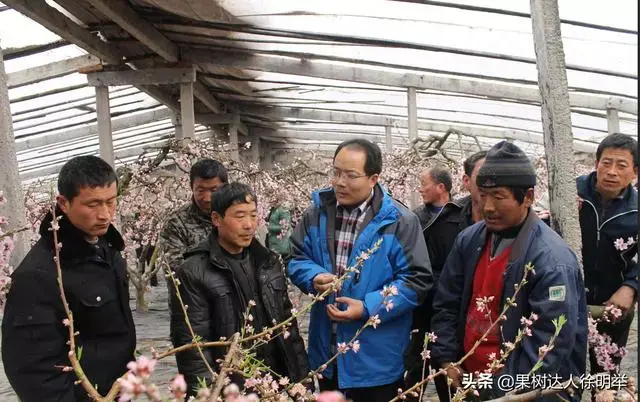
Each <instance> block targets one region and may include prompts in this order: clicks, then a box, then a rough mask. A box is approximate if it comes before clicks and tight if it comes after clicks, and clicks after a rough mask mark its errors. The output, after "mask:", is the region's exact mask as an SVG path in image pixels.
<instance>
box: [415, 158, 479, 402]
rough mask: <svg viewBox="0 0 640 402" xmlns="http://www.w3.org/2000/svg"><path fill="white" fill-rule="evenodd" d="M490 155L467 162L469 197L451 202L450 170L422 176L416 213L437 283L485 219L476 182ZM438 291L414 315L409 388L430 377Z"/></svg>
mask: <svg viewBox="0 0 640 402" xmlns="http://www.w3.org/2000/svg"><path fill="white" fill-rule="evenodd" d="M486 155H487V151H480V152H477V153H475V154H473V155H471V156H469V157H468V158H467V159H466V160H465V161H464V176H463V178H462V182H463V185H464V188H465V190H467V191H468V192H469V193H470V195H468V196H467V197H465V198H462V199H459V200H452V199H451V189H452V181H453V180H452V178H451V174H450V173H449V172H448V171H447V170H446V169H443V168H441V167H435V168H432V169H429V170H426V171H424V172H423V173H422V175H421V177H420V193H421V195H422V199H423V201H424V202H425V204H424V205H423V206H421V207H419V208H418V209H416V210H415V211H414V212H415V213H416V215H418V218H419V219H420V224H421V226H422V233H423V234H424V239H425V242H426V243H427V248H428V250H429V260H430V261H431V266H432V269H433V276H434V282H435V283H436V284H437V283H438V280H439V278H440V273H441V272H442V268H443V267H444V264H445V262H446V260H447V257H448V256H449V253H450V251H451V249H452V248H453V243H454V241H455V239H456V236H457V235H458V233H460V232H461V231H462V230H464V229H465V228H467V227H468V226H471V225H473V224H474V223H475V222H476V221H478V220H482V210H481V208H480V206H479V205H480V195H479V191H478V186H476V185H475V184H474V180H475V178H476V176H477V174H478V171H479V170H480V168H481V167H482V164H483V163H484V158H485V157H486ZM435 291H436V288H435V287H434V289H432V291H431V292H429V294H428V295H427V297H426V299H425V301H424V302H423V303H422V304H421V305H420V306H418V308H417V309H416V310H414V312H413V325H412V328H413V331H412V333H411V343H410V344H409V348H408V349H407V352H406V353H405V366H406V369H407V373H406V376H405V386H406V388H410V387H412V386H413V385H415V384H416V383H418V382H420V381H422V379H423V378H424V377H425V376H427V375H428V374H429V364H428V363H429V362H428V361H427V362H425V361H424V360H423V359H422V356H421V352H422V350H423V349H424V336H425V334H426V333H427V332H429V331H430V328H431V318H432V316H433V297H434V295H435ZM434 383H435V386H436V390H437V392H438V396H439V398H440V400H441V401H443V402H444V401H448V400H449V394H450V391H449V388H448V387H447V383H446V380H445V378H444V377H436V379H435V381H434ZM409 398H410V399H412V398H411V397H409Z"/></svg>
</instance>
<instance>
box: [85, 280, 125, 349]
mask: <svg viewBox="0 0 640 402" xmlns="http://www.w3.org/2000/svg"><path fill="white" fill-rule="evenodd" d="M73 293H74V294H75V297H76V298H77V301H78V305H77V311H74V320H75V322H76V323H77V328H78V331H80V337H81V338H85V339H87V338H94V337H102V336H104V335H108V334H116V333H122V332H126V331H127V323H126V322H125V319H124V315H123V313H122V309H121V308H120V303H119V301H118V299H117V297H116V296H117V295H116V293H115V289H109V288H108V287H107V286H105V285H95V284H91V285H89V284H87V283H84V284H83V285H82V286H78V287H76V288H75V289H73Z"/></svg>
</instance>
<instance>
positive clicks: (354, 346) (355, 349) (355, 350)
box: [351, 340, 360, 353]
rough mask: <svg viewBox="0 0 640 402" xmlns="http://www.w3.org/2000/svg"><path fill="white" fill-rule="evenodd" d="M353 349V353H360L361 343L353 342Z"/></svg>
mask: <svg viewBox="0 0 640 402" xmlns="http://www.w3.org/2000/svg"><path fill="white" fill-rule="evenodd" d="M351 349H353V353H358V352H359V351H360V341H359V340H355V341H353V344H352V345H351Z"/></svg>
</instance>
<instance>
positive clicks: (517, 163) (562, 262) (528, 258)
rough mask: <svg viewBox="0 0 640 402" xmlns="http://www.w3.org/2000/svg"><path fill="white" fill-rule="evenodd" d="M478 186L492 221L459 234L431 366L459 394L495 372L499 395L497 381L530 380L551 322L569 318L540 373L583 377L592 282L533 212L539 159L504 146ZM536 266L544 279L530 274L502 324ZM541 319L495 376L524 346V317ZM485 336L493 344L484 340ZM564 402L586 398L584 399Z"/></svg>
mask: <svg viewBox="0 0 640 402" xmlns="http://www.w3.org/2000/svg"><path fill="white" fill-rule="evenodd" d="M476 184H477V185H478V187H479V191H480V195H481V197H480V198H481V207H482V212H483V217H484V221H481V222H478V223H476V224H475V225H473V226H471V227H469V228H467V229H466V230H464V231H463V232H462V233H460V234H459V235H458V237H457V238H456V241H455V243H454V245H453V249H452V251H451V253H450V254H449V257H448V258H447V262H446V263H445V266H444V268H443V271H442V274H441V276H440V280H439V282H438V289H437V291H436V295H435V298H434V303H433V309H434V316H433V319H432V321H431V325H432V330H433V332H435V333H436V334H437V335H438V339H437V341H436V342H435V343H433V345H432V351H431V357H432V359H433V360H434V361H435V362H437V363H439V364H440V366H441V367H443V368H445V367H446V368H448V370H447V374H448V376H449V378H450V379H451V380H452V385H453V386H455V387H460V385H461V379H462V374H463V373H464V372H468V373H487V372H490V373H491V374H493V376H494V377H493V378H494V385H493V386H492V387H490V389H489V390H488V391H489V394H491V395H490V396H491V397H498V396H500V395H502V394H504V392H505V391H508V390H505V389H500V387H498V386H497V381H495V380H496V379H497V378H498V377H499V376H503V375H508V376H511V377H512V378H515V377H516V375H517V374H527V373H529V372H530V370H531V369H532V368H533V367H534V365H535V364H536V362H537V361H538V356H539V353H540V351H544V350H546V346H547V345H548V344H549V341H550V339H551V337H552V335H553V334H554V330H555V328H554V325H553V323H552V320H554V319H556V318H558V317H559V316H561V315H563V316H564V317H565V318H566V324H564V326H563V327H562V330H561V331H560V333H559V335H558V337H557V339H556V341H555V343H554V347H553V349H551V351H549V352H547V354H546V355H545V357H544V360H543V364H542V366H541V367H540V368H539V369H537V371H536V374H557V375H559V376H560V378H562V379H563V380H567V379H569V377H570V376H571V375H573V376H574V377H575V376H580V375H581V374H584V372H585V368H586V367H585V366H586V347H587V333H588V331H587V306H586V301H585V290H584V282H583V279H582V276H581V274H580V268H579V264H578V261H577V259H576V256H575V254H574V253H573V252H572V251H571V249H570V248H569V246H567V244H566V243H565V242H564V240H562V238H560V236H558V234H556V233H555V232H554V231H553V230H552V229H550V228H549V227H548V226H547V225H546V224H544V223H543V222H542V221H541V220H540V219H539V218H538V217H537V216H536V214H535V212H533V210H532V209H531V205H532V203H533V199H534V195H533V188H534V186H535V184H536V172H535V169H534V168H533V165H532V164H531V161H530V160H529V158H527V156H526V155H525V154H524V153H523V152H522V151H521V150H520V149H519V148H518V147H517V146H515V145H514V144H512V143H509V142H507V141H502V142H500V143H498V144H496V145H494V146H493V148H491V150H489V152H488V153H487V157H486V160H485V163H484V165H483V166H482V167H481V168H480V170H479V172H478V175H477V178H476ZM527 264H532V265H533V266H534V268H535V273H534V272H531V273H529V276H528V277H527V281H528V282H527V283H526V285H525V286H524V288H523V289H522V290H521V291H520V292H519V293H518V295H517V297H516V298H515V302H516V305H515V306H512V307H510V308H509V310H508V311H507V313H506V319H505V320H500V321H499V317H500V314H501V312H502V310H503V308H504V306H505V302H506V300H507V298H513V297H514V292H515V285H517V284H518V283H520V282H521V280H522V279H523V276H524V274H525V271H526V270H525V266H526V265H527ZM532 315H533V317H536V316H537V319H536V320H532V322H531V326H530V328H529V329H527V331H526V333H527V334H529V333H530V335H529V336H525V338H524V340H523V341H522V342H520V343H519V344H518V345H517V346H516V348H515V349H514V350H513V351H512V352H511V354H510V355H509V358H508V359H507V361H506V362H505V364H504V367H502V368H500V369H499V370H495V371H493V372H492V371H491V370H489V365H490V363H491V362H492V361H494V360H496V358H497V357H499V356H500V352H501V349H504V346H503V345H504V344H505V343H507V342H509V343H513V342H514V341H515V338H516V336H517V334H518V330H519V329H521V328H522V324H521V318H522V317H525V318H529V317H530V316H532ZM495 322H498V324H496V325H492V324H493V323H495ZM529 331H530V332H529ZM483 336H486V338H485V341H483V342H480V340H481V339H482V338H483ZM476 343H478V345H477V347H475V348H474V345H476ZM465 355H469V356H468V357H467V358H466V359H465V360H464V361H463V363H462V367H454V366H453V365H452V363H454V362H457V361H459V360H460V359H462V357H463V356H465ZM561 396H562V397H563V398H565V399H571V400H574V399H576V398H577V400H579V393H576V394H574V395H571V396H569V395H567V394H566V392H565V393H562V394H561ZM550 398H551V399H554V398H555V396H552V397H550ZM541 399H544V398H541Z"/></svg>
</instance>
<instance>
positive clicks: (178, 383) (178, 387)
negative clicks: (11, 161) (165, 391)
mask: <svg viewBox="0 0 640 402" xmlns="http://www.w3.org/2000/svg"><path fill="white" fill-rule="evenodd" d="M169 389H170V390H171V393H172V394H173V397H174V398H176V399H178V400H183V399H184V398H185V396H186V395H187V383H186V382H185V380H184V376H183V375H182V374H178V375H177V376H176V377H175V378H174V379H173V381H171V385H170V386H169Z"/></svg>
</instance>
